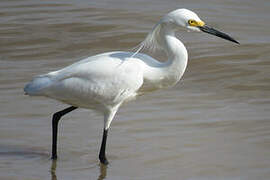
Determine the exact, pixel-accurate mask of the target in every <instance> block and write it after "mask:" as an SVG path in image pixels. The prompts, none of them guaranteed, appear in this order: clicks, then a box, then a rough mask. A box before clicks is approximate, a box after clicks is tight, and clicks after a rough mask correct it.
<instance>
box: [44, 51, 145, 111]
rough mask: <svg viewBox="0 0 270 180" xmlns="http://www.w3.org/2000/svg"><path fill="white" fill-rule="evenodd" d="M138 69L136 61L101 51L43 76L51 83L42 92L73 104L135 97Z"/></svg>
mask: <svg viewBox="0 0 270 180" xmlns="http://www.w3.org/2000/svg"><path fill="white" fill-rule="evenodd" d="M142 71H143V70H142V68H141V64H140V63H138V62H137V61H132V60H126V61H124V62H123V59H121V57H120V56H111V54H110V55H109V54H108V53H106V54H101V55H98V56H93V57H90V58H88V59H85V60H82V61H79V62H77V63H75V64H72V65H70V66H68V67H66V68H64V69H62V70H59V71H55V72H51V73H49V74H47V75H44V76H43V77H44V78H45V77H46V78H49V79H50V80H51V83H50V85H49V86H47V87H46V88H45V89H44V91H43V93H44V95H45V96H48V97H51V98H54V99H58V100H61V101H64V102H66V103H69V104H74V105H76V104H77V105H80V106H86V104H87V103H90V102H89V101H97V102H99V103H103V104H106V105H108V104H112V105H113V104H117V103H121V102H123V101H125V100H127V99H129V98H133V97H134V96H136V92H137V90H138V89H139V88H140V87H141V86H142V84H143V72H142ZM82 102H84V103H85V104H84V105H83V104H78V103H82Z"/></svg>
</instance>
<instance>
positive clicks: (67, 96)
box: [24, 9, 238, 164]
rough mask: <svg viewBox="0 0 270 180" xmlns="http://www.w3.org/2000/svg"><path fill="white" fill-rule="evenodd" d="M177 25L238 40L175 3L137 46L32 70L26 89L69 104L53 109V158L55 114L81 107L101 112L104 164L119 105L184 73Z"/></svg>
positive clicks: (184, 55) (185, 58)
mask: <svg viewBox="0 0 270 180" xmlns="http://www.w3.org/2000/svg"><path fill="white" fill-rule="evenodd" d="M179 28H180V29H181V28H187V29H189V30H191V31H198V32H200V31H202V32H207V33H210V34H213V35H216V36H219V37H221V38H223V39H227V40H229V41H232V42H235V43H238V42H237V41H236V40H234V39H233V38H231V37H230V36H228V35H226V34H225V33H222V32H220V31H217V30H215V29H213V28H210V27H208V26H206V25H205V23H204V22H203V21H202V20H201V19H200V18H199V17H198V16H197V14H195V13H194V12H192V11H190V10H187V9H177V10H174V11H172V12H170V13H168V14H166V15H165V16H163V17H162V18H161V20H160V21H159V22H158V23H157V24H156V25H155V26H154V28H153V30H152V31H151V32H150V33H149V34H148V36H147V37H146V39H145V40H144V41H143V42H142V43H141V45H140V48H139V49H138V51H137V52H135V53H134V52H123V51H116V52H107V53H103V54H98V55H95V56H91V57H88V58H86V59H83V60H81V61H79V62H77V63H74V64H72V65H70V66H68V67H66V68H63V69H61V70H58V71H54V72H50V73H48V74H44V75H40V76H37V77H35V78H34V79H33V80H32V81H31V82H30V83H28V84H27V85H26V86H25V88H24V91H25V93H26V94H27V95H30V96H45V97H49V98H52V99H56V100H58V101H61V102H64V103H66V104H69V105H71V106H70V107H68V108H66V109H64V110H62V111H59V112H56V113H55V114H54V115H53V118H52V127H53V128H52V129H53V132H52V134H53V136H52V137H53V140H52V141H53V143H52V159H56V158H57V126H58V122H59V120H60V118H61V117H62V116H63V115H65V114H67V113H69V112H71V111H73V110H75V109H77V108H78V107H80V108H86V109H93V110H96V111H99V112H101V113H103V114H104V131H103V138H102V143H101V148H100V152H99V159H100V162H101V163H103V164H108V161H107V158H106V154H105V149H106V141H107V133H108V129H109V127H110V124H111V122H112V120H113V118H114V116H115V113H116V112H117V110H118V109H119V107H120V106H121V105H122V104H123V103H124V102H127V101H129V100H132V99H135V97H136V96H138V95H142V94H144V93H147V92H152V91H154V90H158V89H161V88H166V87H170V86H173V85H175V84H176V83H177V82H178V81H179V80H180V78H181V77H182V76H183V74H184V71H185V69H186V66H187V62H188V53H187V50H186V48H185V46H184V45H183V43H182V42H181V41H179V40H178V39H177V38H176V36H175V32H176V31H177V30H178V29H179ZM144 47H148V48H160V49H162V50H163V51H165V52H166V55H167V57H168V60H167V61H166V62H159V61H157V60H155V59H153V58H152V57H150V56H148V55H146V54H142V53H139V51H140V50H141V49H142V48H144Z"/></svg>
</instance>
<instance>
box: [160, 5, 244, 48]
mask: <svg viewBox="0 0 270 180" xmlns="http://www.w3.org/2000/svg"><path fill="white" fill-rule="evenodd" d="M161 23H162V24H166V25H168V26H170V27H172V28H179V27H184V28H187V29H188V30H191V31H197V32H205V33H209V34H212V35H215V36H218V37H220V38H223V39H226V40H229V41H232V42H234V43H237V44H239V42H238V41H236V40H235V39H233V38H232V37H230V36H229V35H227V34H225V33H223V32H220V31H218V30H216V29H214V28H212V27H209V26H207V25H206V24H205V22H203V21H202V20H201V19H200V18H199V17H198V15H197V14H196V13H194V12H192V11H190V10H188V9H177V10H174V11H172V12H170V13H168V14H167V15H165V16H164V17H163V18H162V19H161Z"/></svg>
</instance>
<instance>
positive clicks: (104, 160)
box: [99, 157, 109, 165]
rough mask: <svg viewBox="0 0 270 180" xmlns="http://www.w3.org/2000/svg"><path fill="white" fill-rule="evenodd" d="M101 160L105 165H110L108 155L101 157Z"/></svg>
mask: <svg viewBox="0 0 270 180" xmlns="http://www.w3.org/2000/svg"><path fill="white" fill-rule="evenodd" d="M99 160H100V162H101V163H102V164H104V165H108V164H109V161H108V160H107V158H106V157H99Z"/></svg>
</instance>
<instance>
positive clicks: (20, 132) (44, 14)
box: [0, 0, 270, 180]
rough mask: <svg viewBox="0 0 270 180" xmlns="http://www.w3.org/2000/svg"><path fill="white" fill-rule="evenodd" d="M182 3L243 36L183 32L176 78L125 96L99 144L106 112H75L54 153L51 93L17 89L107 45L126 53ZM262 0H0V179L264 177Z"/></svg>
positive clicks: (267, 123)
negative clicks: (102, 160)
mask: <svg viewBox="0 0 270 180" xmlns="http://www.w3.org/2000/svg"><path fill="white" fill-rule="evenodd" d="M181 7H185V8H188V9H192V10H194V11H195V12H197V13H198V14H199V16H200V17H201V18H202V19H203V20H205V21H206V22H208V24H209V25H212V26H214V27H216V28H217V29H220V30H223V31H224V32H227V33H229V34H230V35H232V36H233V37H234V38H235V39H237V40H239V41H240V43H241V45H236V44H233V43H230V42H228V41H224V40H221V39H219V38H215V37H212V36H210V35H207V34H201V33H188V32H179V38H180V39H181V40H182V41H183V42H184V44H185V45H186V46H187V49H188V52H189V64H188V68H187V70H186V73H185V75H184V77H183V79H182V80H181V82H180V83H178V85H177V86H176V87H174V88H171V89H167V90H161V91H158V92H155V93H153V94H148V95H146V96H144V97H140V98H138V99H137V100H136V101H134V102H131V103H129V104H126V105H124V106H123V107H122V108H121V109H120V111H119V112H118V114H117V115H116V117H115V120H114V121H113V123H112V127H111V130H110V133H109V139H108V149H107V151H108V152H107V153H108V158H109V160H110V165H109V166H108V167H104V166H100V164H99V161H98V157H97V155H98V151H99V146H100V143H101V138H102V127H103V120H102V117H101V116H100V115H98V114H96V113H94V112H92V111H89V110H83V109H81V110H76V111H74V112H73V113H70V114H69V115H67V116H65V117H64V118H63V121H61V125H60V137H59V149H58V151H59V159H58V160H57V162H52V161H51V160H50V148H51V127H50V125H51V120H50V118H51V115H52V113H53V112H56V111H58V110H61V109H62V108H65V107H66V105H63V104H61V103H59V102H56V101H54V100H50V99H46V98H30V97H27V96H24V94H23V90H22V89H23V86H24V84H25V83H26V82H28V81H30V80H31V78H32V77H33V76H35V75H38V74H42V73H46V72H49V71H52V70H57V69H59V68H62V67H64V66H66V65H69V64H71V63H73V62H76V61H78V60H80V59H81V58H84V57H87V56H90V55H94V54H97V53H100V52H104V51H113V50H130V49H132V47H134V46H136V45H137V44H138V43H139V42H140V41H142V40H143V38H144V37H145V35H146V34H147V32H148V31H150V30H151V28H152V27H153V25H154V24H155V23H156V22H157V21H158V19H159V18H160V17H161V16H162V15H164V14H165V13H167V12H169V11H171V10H173V9H175V8H181ZM269 8H270V3H269V1H267V0H258V1H252V0H245V1H244V0H240V1H233V0H230V1H223V2H221V1H218V0H205V1H199V0H197V1H192V2H190V1H188V0H184V1H181V3H179V2H178V1H173V0H169V1H161V0H158V1H153V0H151V1H147V2H145V1H142V0H136V1H134V0H133V1H131V0H129V1H124V0H115V1H114V2H110V1H106V0H99V1H97V0H91V1H87V0H80V1H76V3H75V2H74V1H71V0H62V1H34V0H25V1H20V0H12V1H11V0H2V1H1V2H0V84H1V85H0V179H20V180H23V179H25V180H26V179H27V180H29V179H112V180H116V179H117V180H118V179H147V180H148V179H155V180H157V179H160V180H163V179H185V180H206V179H207V180H209V179H210V180H211V179H213V180H214V179H215V180H216V179H221V180H225V179H226V180H228V179H229V180H236V179H237V180H239V179H245V180H247V179H248V180H254V179H256V180H261V179H263V180H264V179H265V180H267V179H270V119H269V116H270V106H269V105H270V93H269V90H270V78H269V69H270V61H269V55H270V31H269V28H270V25H269V23H268V21H269V16H270V12H269Z"/></svg>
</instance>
